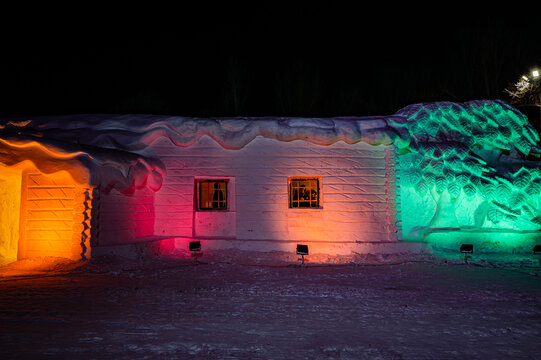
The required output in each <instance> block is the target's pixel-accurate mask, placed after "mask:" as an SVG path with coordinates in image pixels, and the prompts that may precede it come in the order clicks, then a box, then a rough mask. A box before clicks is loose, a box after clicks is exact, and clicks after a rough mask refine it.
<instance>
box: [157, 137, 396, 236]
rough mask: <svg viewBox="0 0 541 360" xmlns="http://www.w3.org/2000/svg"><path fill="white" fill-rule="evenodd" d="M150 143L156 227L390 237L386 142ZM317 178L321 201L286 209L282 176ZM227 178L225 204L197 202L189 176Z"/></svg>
mask: <svg viewBox="0 0 541 360" xmlns="http://www.w3.org/2000/svg"><path fill="white" fill-rule="evenodd" d="M151 149H152V150H153V152H154V153H155V155H156V156H157V157H158V158H159V159H160V160H161V161H163V163H164V165H165V168H166V169H167V176H166V177H165V178H164V182H163V186H162V188H161V189H160V190H159V191H158V192H156V195H155V199H154V208H155V214H156V217H155V223H154V229H155V234H156V235H165V236H199V237H217V238H227V239H231V238H234V239H246V240H276V241H284V240H289V241H329V242H338V243H340V242H342V243H343V242H382V241H383V242H395V241H396V240H397V230H398V229H397V225H396V222H397V218H396V214H397V211H396V202H395V196H396V181H395V177H394V173H395V170H394V168H395V155H394V149H393V147H392V146H390V147H389V146H384V145H380V146H373V145H368V144H365V143H361V142H359V143H357V144H353V145H350V144H345V143H343V142H336V143H334V144H332V145H328V146H320V145H315V144H312V143H309V142H306V141H303V140H295V141H291V142H283V141H277V140H274V139H265V138H256V139H254V140H253V141H252V142H250V143H249V144H247V145H246V146H244V147H243V148H241V149H238V150H229V149H225V148H224V147H222V146H221V145H219V144H217V143H216V142H215V141H214V140H212V139H210V138H208V137H201V138H200V139H199V140H198V141H197V142H196V143H195V144H192V145H190V146H189V147H177V146H175V145H173V144H172V143H171V142H170V141H169V140H168V139H166V138H162V139H159V140H157V141H155V142H154V143H153V144H152V146H151ZM291 177H310V178H317V179H319V182H320V208H318V209H292V208H289V203H288V199H289V198H288V179H289V178H291ZM202 179H224V180H227V181H228V184H229V189H228V197H229V199H230V203H229V209H228V211H210V212H203V211H197V210H196V203H195V201H196V193H195V192H196V189H197V186H196V182H197V181H198V180H202Z"/></svg>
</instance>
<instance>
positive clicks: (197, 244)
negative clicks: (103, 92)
mask: <svg viewBox="0 0 541 360" xmlns="http://www.w3.org/2000/svg"><path fill="white" fill-rule="evenodd" d="M189 248H190V251H193V259H194V261H197V252H198V251H201V241H190V245H189Z"/></svg>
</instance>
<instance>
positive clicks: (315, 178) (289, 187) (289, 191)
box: [287, 176, 322, 210]
mask: <svg viewBox="0 0 541 360" xmlns="http://www.w3.org/2000/svg"><path fill="white" fill-rule="evenodd" d="M294 180H305V181H316V200H315V201H316V206H311V203H312V201H313V200H307V201H306V202H308V204H309V206H300V204H301V201H300V200H296V201H297V203H298V205H299V206H293V204H294V201H295V200H293V190H294V188H293V186H292V181H294ZM297 189H300V186H299V187H297ZM309 189H312V187H310V188H309ZM287 197H288V201H287V202H288V208H289V209H297V210H304V209H311V210H315V209H321V208H322V206H321V203H322V196H321V177H319V176H291V177H288V179H287Z"/></svg>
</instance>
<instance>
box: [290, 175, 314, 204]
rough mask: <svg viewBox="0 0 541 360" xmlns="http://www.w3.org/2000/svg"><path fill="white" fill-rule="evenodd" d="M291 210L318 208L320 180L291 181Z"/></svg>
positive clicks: (303, 179)
mask: <svg viewBox="0 0 541 360" xmlns="http://www.w3.org/2000/svg"><path fill="white" fill-rule="evenodd" d="M289 207H290V208H318V207H319V180H318V179H313V178H294V179H289Z"/></svg>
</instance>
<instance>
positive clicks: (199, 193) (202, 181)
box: [196, 178, 230, 212]
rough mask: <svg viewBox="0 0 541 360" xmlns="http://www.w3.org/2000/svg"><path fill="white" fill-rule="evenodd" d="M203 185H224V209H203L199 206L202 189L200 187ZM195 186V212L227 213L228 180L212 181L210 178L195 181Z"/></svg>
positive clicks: (228, 203)
mask: <svg viewBox="0 0 541 360" xmlns="http://www.w3.org/2000/svg"><path fill="white" fill-rule="evenodd" d="M203 183H225V190H224V200H223V202H225V207H224V208H203V207H202V206H201V205H202V204H201V201H202V196H201V192H202V187H201V185H202V184H203ZM196 185H197V189H196V190H197V204H196V209H197V211H205V212H208V211H218V212H223V211H229V208H230V199H229V196H230V194H229V179H212V178H204V179H196ZM211 202H212V201H211Z"/></svg>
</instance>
